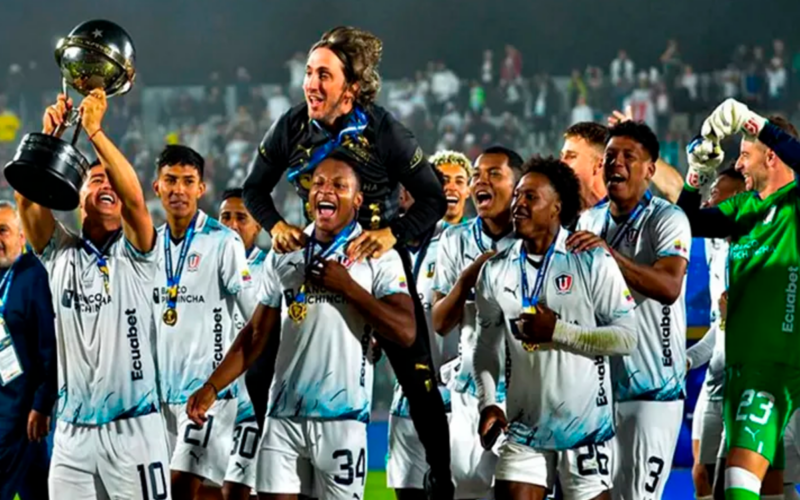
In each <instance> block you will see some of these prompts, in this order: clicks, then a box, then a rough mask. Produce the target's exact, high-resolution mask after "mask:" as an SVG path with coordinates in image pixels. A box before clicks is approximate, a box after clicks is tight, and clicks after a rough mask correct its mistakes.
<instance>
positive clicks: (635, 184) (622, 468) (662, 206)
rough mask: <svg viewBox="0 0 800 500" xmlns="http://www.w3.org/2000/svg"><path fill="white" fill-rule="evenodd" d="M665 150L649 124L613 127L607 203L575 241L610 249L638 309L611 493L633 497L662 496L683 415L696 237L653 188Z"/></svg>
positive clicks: (621, 366) (582, 246) (617, 370)
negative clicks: (688, 291)
mask: <svg viewBox="0 0 800 500" xmlns="http://www.w3.org/2000/svg"><path fill="white" fill-rule="evenodd" d="M658 153H659V145H658V139H657V138H656V136H655V134H653V132H652V130H650V128H649V127H647V126H646V125H644V124H641V123H636V122H633V121H626V122H623V123H620V124H619V125H617V126H615V127H612V128H611V129H609V136H608V140H607V145H606V151H605V164H604V176H605V179H606V187H607V189H608V198H609V201H608V202H607V203H604V204H601V205H599V206H597V207H594V208H592V209H590V210H588V211H586V212H584V213H583V214H582V215H581V217H580V220H579V221H578V231H577V232H576V233H574V234H573V235H571V236H570V237H569V239H568V240H567V244H568V246H569V247H570V249H571V250H573V251H575V252H582V251H586V250H591V249H592V248H595V247H598V246H599V247H603V248H605V249H606V250H607V251H608V252H609V253H610V254H611V255H612V256H613V257H614V259H615V260H616V261H617V263H618V264H619V267H620V269H621V270H622V274H623V276H624V277H625V280H626V282H627V283H628V286H629V287H630V288H631V290H632V292H633V297H634V299H635V301H636V304H637V310H636V318H637V330H638V333H639V344H638V347H637V349H636V350H635V351H634V352H633V353H632V354H631V355H630V356H625V357H613V358H612V360H611V366H612V369H611V374H612V379H613V382H614V396H615V399H616V401H617V404H616V423H617V434H616V439H615V440H614V443H615V447H614V449H613V451H612V453H613V454H614V455H615V457H614V464H615V466H614V468H613V469H614V470H613V475H614V489H613V492H614V496H615V498H624V499H627V500H631V499H632V500H639V499H645V498H648V499H659V498H661V495H662V493H663V490H664V485H665V483H666V481H667V478H668V477H669V472H670V469H671V466H672V457H673V454H674V451H675V446H676V444H677V439H678V432H679V430H680V426H681V421H682V418H683V397H684V396H683V381H684V376H685V371H686V362H685V342H686V313H685V304H684V301H683V297H684V293H685V283H686V267H687V264H688V260H689V245H690V242H691V233H690V230H689V222H688V220H687V219H686V216H685V215H684V213H683V212H682V211H681V210H680V209H679V208H677V207H676V206H674V205H672V204H670V203H669V202H667V201H665V200H663V199H661V198H657V197H654V196H653V195H652V194H651V193H650V191H649V189H648V186H649V184H650V180H651V179H652V177H653V174H654V172H655V162H656V160H657V159H658Z"/></svg>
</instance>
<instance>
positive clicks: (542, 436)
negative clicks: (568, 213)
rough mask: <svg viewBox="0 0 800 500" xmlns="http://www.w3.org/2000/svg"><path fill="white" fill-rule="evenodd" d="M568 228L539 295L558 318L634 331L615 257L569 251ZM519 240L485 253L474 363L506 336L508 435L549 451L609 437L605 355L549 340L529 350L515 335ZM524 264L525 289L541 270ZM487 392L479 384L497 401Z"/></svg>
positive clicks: (491, 355) (493, 352) (496, 352)
mask: <svg viewBox="0 0 800 500" xmlns="http://www.w3.org/2000/svg"><path fill="white" fill-rule="evenodd" d="M569 234H570V233H569V232H568V231H567V230H566V229H562V230H561V231H560V232H559V234H558V237H557V240H556V244H555V248H554V252H553V256H552V260H551V262H550V265H549V267H548V268H547V269H546V274H545V276H544V282H543V286H542V290H541V293H540V295H539V301H540V302H541V303H543V304H546V305H547V307H548V308H550V309H552V310H553V311H554V312H555V313H556V314H557V315H558V317H559V318H560V319H559V320H560V321H566V322H568V323H572V324H576V325H580V326H582V327H597V326H610V325H613V326H616V327H622V328H625V329H627V330H628V331H629V332H634V331H635V329H636V319H635V315H634V313H633V309H634V303H633V298H632V296H631V293H630V291H629V290H628V286H627V285H626V284H625V279H624V278H623V277H622V273H621V272H620V270H619V267H618V266H617V263H616V261H614V259H613V257H611V255H609V254H608V253H607V252H606V251H605V250H602V249H594V250H590V251H588V252H582V253H573V252H569V251H567V249H566V244H565V241H566V239H567V236H568V235H569ZM521 247H522V242H521V241H520V242H518V243H516V244H515V245H514V246H512V247H511V248H509V249H507V250H505V251H504V252H501V253H499V254H498V255H496V256H495V257H493V258H491V259H489V260H488V261H487V262H486V264H485V265H484V267H483V270H482V271H481V277H480V279H479V281H478V285H477V306H478V322H479V323H478V325H479V326H478V336H479V338H478V346H477V349H478V350H477V354H476V355H477V356H482V358H481V359H478V360H476V361H477V364H479V365H480V366H486V364H485V363H484V360H485V359H498V357H499V356H502V353H503V348H502V343H503V340H505V356H506V359H505V376H506V381H507V391H508V393H507V395H506V408H507V411H506V414H507V415H508V421H509V432H508V439H509V440H510V441H513V442H516V443H519V444H523V445H526V446H531V447H533V448H537V449H548V450H567V449H573V448H578V447H581V446H586V445H590V444H596V443H604V442H606V441H608V440H609V439H610V438H612V437H613V436H614V410H613V398H612V391H611V383H610V381H609V362H608V358H607V357H605V356H590V355H584V354H577V353H575V352H574V351H570V350H568V349H564V348H560V347H557V346H555V345H554V344H549V345H545V346H543V347H542V348H541V349H539V350H536V351H532V352H531V351H528V350H526V349H525V348H524V347H523V345H522V343H521V342H520V341H519V340H517V339H516V338H515V336H514V334H513V332H514V330H515V329H516V328H517V326H516V321H517V320H518V319H519V317H520V314H521V313H522V311H523V306H522V295H521V292H520V291H521V290H522V289H523V287H522V281H521V280H522V271H521V268H520V249H521ZM539 265H542V264H541V261H540V264H539ZM525 269H526V275H527V283H528V285H527V288H528V290H530V291H533V290H534V286H535V282H536V279H537V274H538V272H539V270H538V268H537V267H535V266H534V265H533V264H532V263H531V259H530V258H527V259H525ZM483 356H486V357H487V358H483ZM497 366H498V367H499V366H500V363H499V361H498V364H497ZM498 375H499V373H498ZM498 378H499V377H498ZM482 380H483V379H482ZM491 392H493V391H491V390H489V391H487V390H486V388H485V386H484V387H483V390H482V393H483V395H482V398H481V399H482V400H481V406H486V405H489V404H495V403H497V401H496V400H492V399H493V398H492V396H491V395H490V394H491Z"/></svg>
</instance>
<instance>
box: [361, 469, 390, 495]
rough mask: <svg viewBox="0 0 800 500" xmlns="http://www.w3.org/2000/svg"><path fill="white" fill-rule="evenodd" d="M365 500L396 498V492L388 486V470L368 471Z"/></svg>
mask: <svg viewBox="0 0 800 500" xmlns="http://www.w3.org/2000/svg"><path fill="white" fill-rule="evenodd" d="M364 500H394V492H393V491H392V490H389V489H387V488H386V472H385V471H382V470H371V471H369V473H367V487H366V488H365V490H364Z"/></svg>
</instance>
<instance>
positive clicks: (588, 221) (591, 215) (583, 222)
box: [577, 201, 608, 230]
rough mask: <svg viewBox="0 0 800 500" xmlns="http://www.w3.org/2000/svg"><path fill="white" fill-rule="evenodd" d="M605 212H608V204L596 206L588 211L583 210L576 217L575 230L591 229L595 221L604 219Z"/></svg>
mask: <svg viewBox="0 0 800 500" xmlns="http://www.w3.org/2000/svg"><path fill="white" fill-rule="evenodd" d="M606 211H608V202H607V201H606V202H605V203H602V204H600V205H596V206H594V207H592V208H590V209H588V210H584V211H583V213H581V215H580V216H579V217H578V224H577V228H578V229H579V230H585V229H588V228H590V227H592V226H593V225H594V224H595V223H596V221H602V220H604V218H605V215H606Z"/></svg>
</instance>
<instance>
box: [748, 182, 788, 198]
mask: <svg viewBox="0 0 800 500" xmlns="http://www.w3.org/2000/svg"><path fill="white" fill-rule="evenodd" d="M792 188H797V179H796V178H795V180H793V181H792V182H790V183H789V184H787V185H785V186H783V187H782V188H780V189H779V190H777V191H775V192H774V193H772V194H771V195H769V196H767V197H766V198H764V199H762V198H761V196H760V195H759V194H758V191H753V196H754V197H755V198H756V199H757V200H759V201H766V200H771V199H774V198H776V197H778V196H780V195H782V194H783V193H785V192H787V191H790V190H791V189H792Z"/></svg>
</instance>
